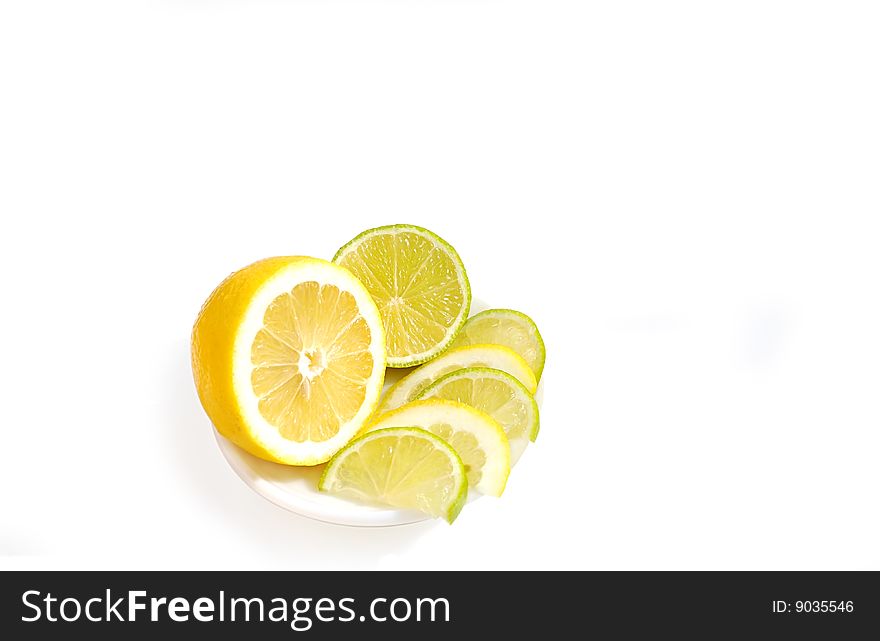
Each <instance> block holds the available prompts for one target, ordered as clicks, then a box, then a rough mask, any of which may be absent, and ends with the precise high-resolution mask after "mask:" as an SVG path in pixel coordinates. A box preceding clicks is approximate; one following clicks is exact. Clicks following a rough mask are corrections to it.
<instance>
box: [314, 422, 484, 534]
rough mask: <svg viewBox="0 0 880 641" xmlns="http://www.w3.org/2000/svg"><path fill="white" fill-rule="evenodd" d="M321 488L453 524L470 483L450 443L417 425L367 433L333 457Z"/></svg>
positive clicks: (319, 483) (462, 504) (345, 496)
mask: <svg viewBox="0 0 880 641" xmlns="http://www.w3.org/2000/svg"><path fill="white" fill-rule="evenodd" d="M318 489H319V490H321V491H323V492H332V493H333V494H337V495H339V496H341V497H344V498H349V499H355V500H358V501H363V502H366V503H381V504H384V505H391V506H393V507H400V508H405V509H410V510H419V511H421V512H424V513H426V514H429V515H431V516H433V517H443V518H445V519H446V520H447V521H449V522H450V523H452V522H453V521H454V520H455V517H457V516H458V513H459V512H461V508H462V507H463V506H464V503H465V500H466V499H467V489H468V482H467V474H466V473H465V469H464V465H463V464H462V462H461V459H460V458H459V456H458V454H456V453H455V450H454V449H452V447H450V445H449V444H448V443H447V442H446V441H444V440H443V439H441V438H438V437H437V436H434V435H433V434H431V433H430V432H426V431H425V430H422V429H418V428H415V427H392V428H388V429H383V430H377V431H375V432H368V433H367V434H365V435H363V436H361V437H360V438H358V439H356V440H354V441H352V442H351V444H349V446H348V447H346V448H345V449H343V450H342V451H341V452H339V453H338V454H337V455H336V456H334V457H333V459H332V460H331V461H330V462H329V463H328V464H327V468H326V469H325V470H324V474H323V475H322V476H321V480H320V481H319V482H318Z"/></svg>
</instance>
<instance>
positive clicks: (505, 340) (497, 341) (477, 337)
mask: <svg viewBox="0 0 880 641" xmlns="http://www.w3.org/2000/svg"><path fill="white" fill-rule="evenodd" d="M487 343H488V344H492V345H504V346H505V347H509V348H510V349H512V350H513V351H514V352H516V353H517V354H519V355H520V356H522V357H523V360H525V362H526V363H528V364H529V367H531V368H532V371H534V372H535V379H536V380H539V381H540V380H541V372H543V371H544V358H545V354H546V352H545V351H544V339H542V338H541V332H539V331H538V326H537V325H535V321H533V320H532V319H531V318H529V317H528V316H526V315H525V314H523V313H522V312H518V311H515V310H513V309H487V310H486V311H483V312H480V313H479V314H474V315H473V316H471V317H470V318H469V319H467V322H465V324H464V325H463V326H462V328H461V331H460V332H459V333H458V335H457V336H456V337H455V341H453V343H452V346H453V347H464V346H465V345H485V344H487Z"/></svg>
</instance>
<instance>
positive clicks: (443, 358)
mask: <svg viewBox="0 0 880 641" xmlns="http://www.w3.org/2000/svg"><path fill="white" fill-rule="evenodd" d="M467 367H491V368H492V369H500V370H501V371H502V372H507V373H508V374H511V375H512V376H513V377H514V378H516V379H517V380H518V381H519V382H520V383H522V384H523V385H524V386H525V388H526V389H527V390H528V391H529V393H530V394H534V393H535V389H536V388H537V386H538V384H537V382H536V381H535V375H534V373H532V368H530V367H529V365H528V363H526V362H525V361H524V360H523V359H522V357H521V356H519V355H518V354H517V353H516V352H514V351H513V350H511V349H508V348H507V347H501V346H500V345H471V346H470V347H460V348H458V349H451V350H449V351H448V352H446V353H444V354H442V355H440V356H438V357H437V358H435V359H434V360H433V361H431V362H430V363H425V364H424V365H422V366H421V367H419V368H418V369H415V370H413V371H412V372H410V373H409V374H407V375H406V376H404V377H403V378H401V379H400V380H399V381H397V382H396V383H395V384H394V385H392V386H391V387H390V388H389V389H388V391H387V392H386V393H385V398H383V399H382V403H381V404H380V405H379V411H380V412H387V411H389V410H393V409H394V408H396V407H400V406H401V405H405V404H406V403H409V402H410V401H413V400H415V399H416V398H417V397H418V395H419V393H420V392H421V391H422V390H423V389H425V388H426V387H427V386H428V385H430V384H431V383H433V382H434V381H436V380H437V379H438V378H440V377H441V376H443V375H445V374H448V373H449V372H453V371H455V370H457V369H464V368H467Z"/></svg>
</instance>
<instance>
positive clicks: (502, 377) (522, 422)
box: [404, 367, 539, 465]
mask: <svg viewBox="0 0 880 641" xmlns="http://www.w3.org/2000/svg"><path fill="white" fill-rule="evenodd" d="M419 398H420V399H430V398H442V399H447V400H449V401H455V402H458V403H464V404H466V405H470V406H471V407H474V408H476V409H478V410H480V411H482V412H485V413H486V414H488V415H489V416H491V417H492V418H494V419H495V420H496V421H497V422H498V423H499V424H500V425H501V427H502V428H503V429H504V432H505V434H506V435H507V439H508V442H509V443H510V464H511V465H514V464H515V463H516V462H517V461H518V460H519V458H520V457H521V456H522V454H523V452H524V451H525V449H526V446H527V445H528V444H529V441H530V440H531V441H534V440H535V439H536V438H537V436H538V429H539V419H538V404H537V403H536V402H535V399H534V397H533V396H532V395H531V394H529V391H528V390H527V389H526V388H525V387H524V386H523V384H522V383H520V382H519V381H518V380H516V379H515V378H514V377H513V376H511V375H510V374H508V373H506V372H502V371H501V370H497V369H489V368H482V367H475V368H468V369H460V370H456V371H454V372H450V373H449V374H446V375H445V376H443V377H441V378H440V379H439V380H437V381H436V382H434V383H432V384H431V385H429V386H428V387H426V388H425V389H424V390H423V391H422V392H421V393H420V394H419ZM415 402H416V403H417V402H418V401H415ZM404 407H409V406H408V405H405V406H404ZM453 447H454V445H453Z"/></svg>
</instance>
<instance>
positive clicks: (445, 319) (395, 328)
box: [333, 225, 471, 367]
mask: <svg viewBox="0 0 880 641" xmlns="http://www.w3.org/2000/svg"><path fill="white" fill-rule="evenodd" d="M333 262H334V263H336V264H337V265H342V266H343V267H345V268H347V269H349V270H351V272H352V273H353V274H354V275H355V276H357V277H358V278H359V279H360V281H361V282H362V283H363V284H364V285H365V286H366V288H367V289H368V290H369V292H370V294H371V295H372V296H373V300H375V301H376V304H377V305H378V306H379V312H380V313H381V314H382V320H383V322H384V323H385V334H386V338H385V340H386V345H387V354H388V366H389V367H409V366H411V365H417V364H419V363H423V362H425V361H428V360H430V359H432V358H434V357H435V356H436V355H437V354H439V353H440V352H442V351H443V350H445V349H446V348H447V347H449V345H450V343H452V340H453V339H454V338H455V335H456V334H457V333H458V330H459V329H460V328H461V326H462V324H463V323H464V322H465V319H466V318H467V315H468V311H469V310H470V306H471V288H470V284H469V283H468V279H467V274H466V273H465V270H464V265H463V264H462V262H461V259H460V258H459V257H458V254H457V253H456V251H455V249H453V248H452V246H451V245H450V244H449V243H447V242H446V241H445V240H443V239H442V238H440V237H439V236H437V235H436V234H434V233H432V232H430V231H428V230H427V229H422V228H421V227H416V226H414V225H389V226H387V227H378V228H376V229H370V230H368V231H365V232H363V233H362V234H360V235H359V236H357V237H356V238H355V239H354V240H352V241H350V242H349V243H348V244H346V245H344V246H343V247H342V248H341V249H340V250H339V251H338V252H336V256H334V257H333Z"/></svg>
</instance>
